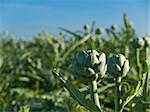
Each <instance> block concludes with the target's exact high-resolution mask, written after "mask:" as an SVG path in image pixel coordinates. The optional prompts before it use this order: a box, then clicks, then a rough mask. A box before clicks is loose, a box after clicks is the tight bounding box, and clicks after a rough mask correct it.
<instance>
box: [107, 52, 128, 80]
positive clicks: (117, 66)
mask: <svg viewBox="0 0 150 112" xmlns="http://www.w3.org/2000/svg"><path fill="white" fill-rule="evenodd" d="M128 72H129V61H128V60H127V59H126V57H125V56H123V55H122V54H119V55H113V56H112V57H111V58H110V59H109V60H108V73H109V75H110V76H111V77H113V78H117V77H120V76H121V77H125V76H126V75H127V73H128Z"/></svg>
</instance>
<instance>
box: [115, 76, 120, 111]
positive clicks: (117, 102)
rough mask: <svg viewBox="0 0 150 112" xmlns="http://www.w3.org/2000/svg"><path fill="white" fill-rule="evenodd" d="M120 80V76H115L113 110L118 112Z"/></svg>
mask: <svg viewBox="0 0 150 112" xmlns="http://www.w3.org/2000/svg"><path fill="white" fill-rule="evenodd" d="M120 82H121V77H119V78H116V80H115V112H120V103H121V100H120V92H121V86H120V84H119V83H120Z"/></svg>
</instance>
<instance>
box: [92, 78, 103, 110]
mask: <svg viewBox="0 0 150 112" xmlns="http://www.w3.org/2000/svg"><path fill="white" fill-rule="evenodd" d="M90 89H91V97H92V99H93V101H94V103H95V104H96V105H97V106H98V107H99V108H100V110H101V107H100V102H99V97H98V93H97V82H96V80H93V81H91V82H90Z"/></svg>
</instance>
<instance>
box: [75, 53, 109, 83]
mask: <svg viewBox="0 0 150 112" xmlns="http://www.w3.org/2000/svg"><path fill="white" fill-rule="evenodd" d="M106 70H107V64H106V55H105V53H101V54H100V53H98V52H97V51H96V50H88V51H82V52H80V53H79V54H78V55H77V56H76V58H75V60H74V62H73V75H74V76H75V77H76V78H77V79H79V80H81V81H89V80H92V79H91V78H92V77H91V76H95V78H96V79H100V78H102V77H103V76H104V75H105V73H106ZM93 80H95V79H93Z"/></svg>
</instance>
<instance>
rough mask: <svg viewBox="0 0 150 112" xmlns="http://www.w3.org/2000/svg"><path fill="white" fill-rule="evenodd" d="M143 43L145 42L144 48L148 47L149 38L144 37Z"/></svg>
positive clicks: (149, 45)
mask: <svg viewBox="0 0 150 112" xmlns="http://www.w3.org/2000/svg"><path fill="white" fill-rule="evenodd" d="M143 39H144V41H145V46H146V47H147V46H148V47H150V36H146V37H144V38H143Z"/></svg>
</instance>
